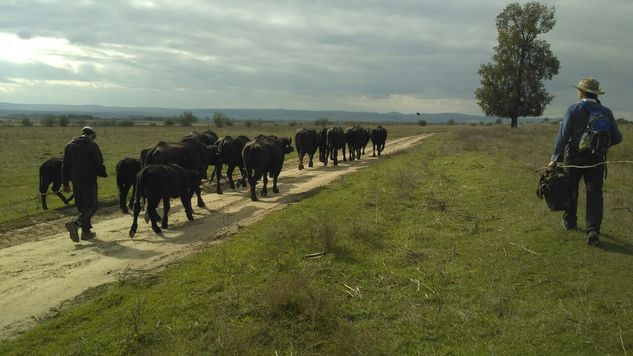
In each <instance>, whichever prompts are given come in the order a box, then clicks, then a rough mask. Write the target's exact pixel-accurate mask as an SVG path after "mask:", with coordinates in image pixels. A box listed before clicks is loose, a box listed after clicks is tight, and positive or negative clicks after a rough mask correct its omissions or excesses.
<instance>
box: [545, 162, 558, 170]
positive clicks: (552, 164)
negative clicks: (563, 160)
mask: <svg viewBox="0 0 633 356" xmlns="http://www.w3.org/2000/svg"><path fill="white" fill-rule="evenodd" d="M557 165H558V162H556V161H550V162H549V164H548V165H547V171H548V172H552V171H554V170H556V166H557Z"/></svg>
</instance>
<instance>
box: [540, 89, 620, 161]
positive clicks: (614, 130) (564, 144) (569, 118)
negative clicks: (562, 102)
mask: <svg viewBox="0 0 633 356" xmlns="http://www.w3.org/2000/svg"><path fill="white" fill-rule="evenodd" d="M583 102H584V103H585V105H588V106H589V107H590V108H591V110H597V109H598V108H600V107H602V108H604V109H606V112H607V116H608V117H609V121H611V145H617V144H618V143H620V142H622V133H621V132H620V130H619V129H618V125H617V123H616V121H615V118H614V117H613V113H612V112H611V110H609V108H607V107H605V106H602V105H601V104H600V103H599V102H597V101H595V100H591V99H581V100H579V101H578V102H577V103H575V104H572V105H570V106H569V107H568V108H567V110H566V111H565V114H564V115H563V121H562V122H561V125H560V129H559V130H558V135H557V136H556V143H555V144H554V151H553V152H552V157H551V160H552V161H558V162H562V161H563V150H565V153H566V154H567V159H568V160H573V159H574V158H575V156H577V155H578V144H579V143H580V137H581V136H582V133H583V131H584V129H585V126H586V125H587V122H588V121H589V112H588V111H587V110H586V109H585V108H584V107H583Z"/></svg>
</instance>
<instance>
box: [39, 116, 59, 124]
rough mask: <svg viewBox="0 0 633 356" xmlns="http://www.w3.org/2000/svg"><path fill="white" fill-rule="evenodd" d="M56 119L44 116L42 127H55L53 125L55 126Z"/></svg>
mask: <svg viewBox="0 0 633 356" xmlns="http://www.w3.org/2000/svg"><path fill="white" fill-rule="evenodd" d="M55 121H56V120H55V117H54V116H53V115H46V116H44V118H43V119H42V120H40V122H41V123H42V126H46V127H53V125H54V124H55Z"/></svg>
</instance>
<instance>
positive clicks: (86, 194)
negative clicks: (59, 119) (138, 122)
mask: <svg viewBox="0 0 633 356" xmlns="http://www.w3.org/2000/svg"><path fill="white" fill-rule="evenodd" d="M96 138H97V134H96V133H95V131H94V130H93V129H92V128H91V127H89V126H86V127H84V128H83V129H81V136H77V137H74V138H73V139H72V140H71V141H70V142H69V143H68V144H66V147H65V148H64V162H63V165H62V183H63V185H64V191H65V192H69V191H70V186H69V181H70V182H72V184H73V192H74V194H75V204H76V205H77V210H78V211H79V215H78V216H77V218H76V219H74V220H72V221H69V222H67V223H66V224H65V226H66V229H67V230H68V232H69V233H70V239H71V240H73V241H74V242H79V238H80V237H79V228H81V239H82V240H90V239H92V238H94V237H95V236H96V233H94V232H92V231H90V229H91V228H92V224H91V223H90V219H91V218H92V216H93V215H94V214H95V212H96V211H97V207H98V203H99V201H98V197H97V196H98V192H97V176H99V177H107V176H108V174H107V173H106V169H105V166H104V165H103V155H102V154H101V149H99V145H97V143H96V142H94V141H95V139H96Z"/></svg>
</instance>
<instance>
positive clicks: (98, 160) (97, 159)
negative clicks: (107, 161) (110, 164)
mask: <svg viewBox="0 0 633 356" xmlns="http://www.w3.org/2000/svg"><path fill="white" fill-rule="evenodd" d="M92 159H93V161H94V163H95V167H96V169H97V172H96V173H97V176H99V177H107V176H108V173H106V168H105V166H104V165H103V154H101V149H100V148H99V145H97V144H96V143H95V144H94V150H93V155H92Z"/></svg>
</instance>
